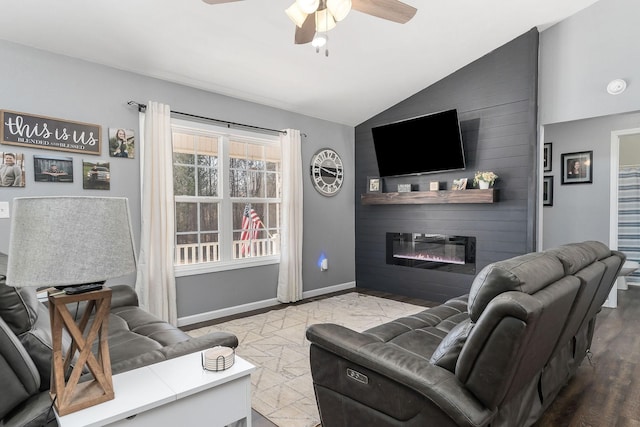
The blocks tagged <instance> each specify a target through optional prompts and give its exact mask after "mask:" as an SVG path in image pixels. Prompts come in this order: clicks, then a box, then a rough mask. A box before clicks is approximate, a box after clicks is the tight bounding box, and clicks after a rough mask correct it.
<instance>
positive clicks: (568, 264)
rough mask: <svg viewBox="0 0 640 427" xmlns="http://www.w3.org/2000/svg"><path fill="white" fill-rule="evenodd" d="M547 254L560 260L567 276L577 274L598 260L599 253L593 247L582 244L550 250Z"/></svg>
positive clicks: (567, 245)
mask: <svg viewBox="0 0 640 427" xmlns="http://www.w3.org/2000/svg"><path fill="white" fill-rule="evenodd" d="M545 253H546V254H549V255H552V256H555V257H557V258H558V259H559V260H560V262H561V263H562V266H563V267H564V271H565V274H575V273H576V272H578V271H580V270H582V269H583V268H585V267H586V266H588V265H589V264H591V263H592V262H593V261H595V260H596V259H597V253H596V252H595V251H594V249H592V246H589V245H584V244H582V243H569V244H566V245H562V246H558V247H557V248H553V249H548V250H546V251H545Z"/></svg>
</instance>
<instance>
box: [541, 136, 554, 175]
mask: <svg viewBox="0 0 640 427" xmlns="http://www.w3.org/2000/svg"><path fill="white" fill-rule="evenodd" d="M551 159H552V157H551V143H550V142H547V143H546V144H544V147H543V149H542V169H543V170H544V172H551Z"/></svg>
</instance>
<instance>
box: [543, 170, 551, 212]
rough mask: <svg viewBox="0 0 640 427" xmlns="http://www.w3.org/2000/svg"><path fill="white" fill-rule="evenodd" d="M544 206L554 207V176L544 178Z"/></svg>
mask: <svg viewBox="0 0 640 427" xmlns="http://www.w3.org/2000/svg"><path fill="white" fill-rule="evenodd" d="M542 206H553V176H545V177H544V178H543V181H542Z"/></svg>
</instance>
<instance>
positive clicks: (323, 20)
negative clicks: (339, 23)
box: [316, 9, 336, 32]
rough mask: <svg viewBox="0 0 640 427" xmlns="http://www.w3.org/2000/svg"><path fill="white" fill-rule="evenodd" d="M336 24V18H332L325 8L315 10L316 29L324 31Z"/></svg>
mask: <svg viewBox="0 0 640 427" xmlns="http://www.w3.org/2000/svg"><path fill="white" fill-rule="evenodd" d="M335 26H336V20H335V19H333V15H332V14H331V13H330V12H329V11H328V10H327V9H322V10H319V11H317V12H316V31H317V32H326V31H329V30H330V29H332V28H334V27H335Z"/></svg>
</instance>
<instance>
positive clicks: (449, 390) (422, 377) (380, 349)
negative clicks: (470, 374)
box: [306, 323, 494, 426]
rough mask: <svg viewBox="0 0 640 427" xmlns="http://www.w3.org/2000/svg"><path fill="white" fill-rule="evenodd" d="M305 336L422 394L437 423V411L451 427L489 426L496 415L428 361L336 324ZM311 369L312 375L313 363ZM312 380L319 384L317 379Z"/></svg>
mask: <svg viewBox="0 0 640 427" xmlns="http://www.w3.org/2000/svg"><path fill="white" fill-rule="evenodd" d="M306 336H307V339H308V340H309V341H310V342H311V343H312V344H313V345H316V346H318V347H320V348H322V349H324V350H325V351H327V352H329V353H333V354H334V355H335V356H337V357H339V358H342V359H345V360H347V361H349V362H350V365H352V364H354V363H355V364H358V365H360V366H361V367H363V368H365V369H368V370H371V371H373V372H376V373H377V374H380V375H382V376H384V377H386V378H388V379H389V380H391V381H394V382H396V383H399V384H401V385H403V386H405V387H408V388H410V389H412V390H414V391H416V392H417V393H420V394H421V395H422V396H424V397H425V398H426V399H427V400H428V401H430V402H431V407H433V408H434V409H433V411H434V419H437V416H435V412H436V411H438V412H439V413H440V414H441V413H445V414H446V415H447V417H449V418H450V419H451V420H452V425H454V424H455V425H459V426H479V425H486V424H487V423H488V422H489V421H490V419H491V418H492V416H493V415H494V414H493V412H492V411H491V410H489V409H487V408H486V407H484V406H483V405H482V404H481V402H480V401H479V400H478V399H476V398H475V396H473V394H471V393H470V392H469V391H468V390H467V389H466V388H465V387H464V386H463V385H462V384H461V383H460V382H459V381H458V379H457V378H456V377H455V375H454V374H453V373H451V372H449V371H447V370H446V369H443V368H441V367H438V366H435V365H433V364H432V363H430V362H429V358H428V357H426V358H425V357H421V356H419V355H416V354H415V353H411V352H409V351H407V350H405V349H402V348H400V347H398V346H395V345H393V344H388V343H385V342H381V341H379V340H377V339H376V338H374V337H372V336H368V335H366V334H361V333H358V332H355V331H353V330H351V329H348V328H345V327H343V326H340V325H336V324H330V323H325V324H316V325H311V326H310V327H309V328H307V332H306ZM325 362H326V361H325ZM311 365H312V373H313V367H314V363H313V360H312V362H311ZM313 379H314V382H316V379H317V378H316V377H315V376H314V378H313ZM330 387H334V388H340V387H339V385H338V386H337V385H336V384H330ZM381 394H383V395H384V394H385V392H384V391H382V392H381ZM438 416H440V415H438Z"/></svg>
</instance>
